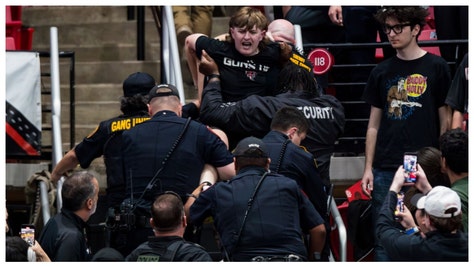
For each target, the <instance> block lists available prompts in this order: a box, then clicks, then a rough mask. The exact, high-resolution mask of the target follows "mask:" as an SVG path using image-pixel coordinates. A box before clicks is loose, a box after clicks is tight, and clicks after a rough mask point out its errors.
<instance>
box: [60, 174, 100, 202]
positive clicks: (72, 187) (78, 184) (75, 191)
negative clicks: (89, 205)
mask: <svg viewBox="0 0 474 267" xmlns="http://www.w3.org/2000/svg"><path fill="white" fill-rule="evenodd" d="M94 179H95V177H94V175H92V173H89V172H87V171H80V172H75V173H73V174H72V175H71V176H70V177H68V178H66V180H65V181H64V183H63V186H62V189H61V197H62V200H63V208H65V209H68V210H70V211H78V210H80V209H81V208H82V207H83V206H84V204H85V203H86V201H87V199H89V198H93V197H94V195H95V193H96V188H95V186H94V183H93V182H92V181H93V180H94Z"/></svg>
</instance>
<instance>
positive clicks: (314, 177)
mask: <svg viewBox="0 0 474 267" xmlns="http://www.w3.org/2000/svg"><path fill="white" fill-rule="evenodd" d="M271 129H272V130H271V131H270V132H269V133H268V134H266V135H265V136H264V137H263V139H262V141H263V142H264V143H265V145H266V146H267V148H268V152H269V156H270V159H271V163H270V170H271V171H272V172H276V173H279V174H282V175H285V176H286V177H289V178H292V179H293V180H295V181H296V182H297V183H298V185H299V186H300V188H301V189H302V190H303V192H304V193H305V194H306V195H307V196H308V199H309V200H310V201H311V203H312V204H313V206H314V207H315V208H316V210H317V211H318V212H319V214H320V215H321V217H322V218H323V219H324V220H325V223H326V231H328V232H329V231H330V225H329V216H328V214H327V200H328V195H327V191H328V189H327V188H326V186H325V185H324V184H323V180H322V179H321V176H320V175H319V172H318V168H317V164H316V160H315V159H314V157H313V155H312V154H311V153H309V152H308V151H306V150H305V149H304V148H303V147H300V146H299V145H300V144H301V142H302V141H303V140H304V139H305V138H306V134H307V132H308V129H309V123H308V121H307V120H306V118H305V116H304V115H303V113H302V112H301V111H299V110H298V109H297V108H295V107H291V106H287V107H283V108H281V109H279V110H278V111H277V112H276V113H275V115H274V116H273V119H272V123H271ZM329 241H330V240H329V235H327V240H326V247H325V250H324V251H323V253H322V254H321V260H324V261H328V260H329V249H330V247H329Z"/></svg>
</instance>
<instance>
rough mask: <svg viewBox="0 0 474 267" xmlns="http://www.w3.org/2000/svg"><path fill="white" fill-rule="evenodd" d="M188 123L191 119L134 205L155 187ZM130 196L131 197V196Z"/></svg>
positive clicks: (132, 209)
mask: <svg viewBox="0 0 474 267" xmlns="http://www.w3.org/2000/svg"><path fill="white" fill-rule="evenodd" d="M190 122H191V117H188V119H187V120H186V123H185V124H184V127H183V130H182V131H181V133H180V134H179V135H178V137H177V138H176V140H175V141H174V143H173V145H172V146H171V149H170V150H169V151H168V153H167V154H166V156H165V157H164V158H163V161H162V162H161V168H160V169H158V171H156V173H155V175H154V176H153V178H152V179H151V180H150V182H149V183H148V185H147V186H146V187H145V190H143V193H142V194H141V195H140V197H139V198H138V200H137V201H136V202H135V203H137V204H138V203H140V201H141V200H142V199H143V197H144V196H145V194H146V193H147V192H148V191H149V190H151V189H152V188H153V187H154V186H155V184H156V183H157V182H158V181H159V180H160V179H159V178H158V175H159V174H160V173H161V171H163V169H164V167H165V166H166V163H167V162H168V159H169V158H170V157H171V154H173V152H174V150H175V149H176V147H177V146H178V144H179V142H180V141H181V139H183V136H184V134H185V132H186V130H187V129H188V126H189V123H190ZM132 196H133V194H132ZM132 205H133V207H132V208H131V209H130V213H133V211H135V209H136V208H137V205H135V204H134V203H132Z"/></svg>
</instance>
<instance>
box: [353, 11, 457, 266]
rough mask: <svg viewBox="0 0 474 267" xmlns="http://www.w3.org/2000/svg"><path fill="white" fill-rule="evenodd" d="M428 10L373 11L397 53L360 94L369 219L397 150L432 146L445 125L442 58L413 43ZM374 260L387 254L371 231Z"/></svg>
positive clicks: (399, 154) (398, 157)
mask: <svg viewBox="0 0 474 267" xmlns="http://www.w3.org/2000/svg"><path fill="white" fill-rule="evenodd" d="M428 15H429V13H428V11H427V9H426V8H424V7H420V6H396V7H383V8H381V9H380V10H379V11H378V12H377V14H376V15H375V18H376V19H377V21H378V22H380V23H381V24H382V27H383V30H384V32H385V34H387V37H388V40H389V42H390V44H391V45H392V47H393V48H394V49H395V50H396V52H397V53H396V56H394V57H392V58H389V59H387V60H385V61H383V62H381V63H380V64H378V65H377V66H376V67H375V68H374V69H373V70H372V72H371V74H370V76H369V79H368V81H367V85H366V87H365V89H364V93H363V95H362V99H363V100H364V101H365V102H367V103H368V104H370V105H371V111H370V118H369V123H368V127H367V135H366V147H365V157H366V158H365V170H364V174H363V177H362V183H361V186H362V190H363V192H364V193H365V194H367V195H369V196H371V197H372V205H373V209H374V211H376V212H374V213H373V214H374V222H375V219H376V218H377V217H378V216H379V214H378V211H379V210H380V208H381V205H382V203H383V200H384V198H385V196H386V195H387V192H388V190H389V188H390V184H391V182H392V178H393V176H394V174H395V172H396V170H397V167H398V166H399V165H400V164H401V162H402V159H403V153H404V152H409V151H417V150H418V149H420V148H422V147H425V146H433V147H438V146H439V144H438V138H439V136H440V135H441V134H442V133H443V132H445V131H446V130H447V128H448V125H449V119H448V109H447V107H446V105H445V104H444V100H445V99H446V95H447V90H448V88H449V86H450V83H451V75H450V71H449V67H448V64H447V63H446V61H445V60H444V59H443V58H441V57H439V56H436V55H433V54H430V53H428V52H426V51H425V50H423V49H422V48H421V47H420V46H419V45H418V36H419V35H420V33H421V31H422V29H423V27H424V26H425V24H426V17H427V16H428ZM375 260H376V261H388V260H390V255H386V253H385V252H384V250H383V248H382V247H381V246H379V245H378V240H377V237H376V244H375Z"/></svg>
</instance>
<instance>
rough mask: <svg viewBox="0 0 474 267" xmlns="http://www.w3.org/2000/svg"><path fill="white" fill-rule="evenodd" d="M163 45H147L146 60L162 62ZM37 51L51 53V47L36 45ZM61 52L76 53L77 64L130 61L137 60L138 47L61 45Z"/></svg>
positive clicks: (124, 44) (121, 45) (122, 45)
mask: <svg viewBox="0 0 474 267" xmlns="http://www.w3.org/2000/svg"><path fill="white" fill-rule="evenodd" d="M160 49H161V45H160V44H159V43H146V44H145V60H152V61H153V60H157V61H158V60H160V53H161V50H160ZM34 50H35V51H39V52H49V51H50V45H49V44H46V45H36V46H35V47H34ZM59 50H60V51H64V52H66V51H71V52H74V57H75V58H74V59H75V61H76V63H77V62H84V61H128V60H136V59H137V45H136V44H131V43H110V44H103V45H89V44H84V45H81V46H80V47H78V46H77V45H74V44H62V45H60V49H59Z"/></svg>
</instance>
